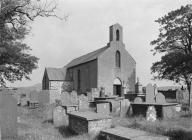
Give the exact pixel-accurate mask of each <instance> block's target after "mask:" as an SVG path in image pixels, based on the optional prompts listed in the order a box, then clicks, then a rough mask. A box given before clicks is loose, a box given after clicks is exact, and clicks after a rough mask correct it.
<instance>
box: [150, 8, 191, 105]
mask: <svg viewBox="0 0 192 140" xmlns="http://www.w3.org/2000/svg"><path fill="white" fill-rule="evenodd" d="M155 22H157V23H158V24H160V28H159V35H158V38H157V39H156V40H153V41H152V42H151V45H154V46H155V47H154V49H153V50H152V51H153V53H154V55H156V54H157V53H160V54H162V57H161V60H160V61H158V62H155V63H153V65H152V67H151V71H152V73H154V74H156V75H155V76H154V78H155V79H168V80H172V81H175V82H177V83H179V82H184V83H185V84H186V85H187V89H188V91H189V105H190V93H191V82H192V79H191V78H192V5H186V6H181V8H179V9H177V10H174V11H171V12H169V13H168V14H167V15H165V16H163V17H161V18H159V19H157V20H156V21H155Z"/></svg>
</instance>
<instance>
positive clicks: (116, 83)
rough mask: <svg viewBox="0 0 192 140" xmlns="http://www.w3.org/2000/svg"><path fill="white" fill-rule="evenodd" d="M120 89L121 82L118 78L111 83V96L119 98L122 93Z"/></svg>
mask: <svg viewBox="0 0 192 140" xmlns="http://www.w3.org/2000/svg"><path fill="white" fill-rule="evenodd" d="M121 88H122V85H121V81H120V80H119V79H118V78H117V79H115V80H114V82H113V95H118V96H121V92H122V91H121Z"/></svg>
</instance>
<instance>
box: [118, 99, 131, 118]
mask: <svg viewBox="0 0 192 140" xmlns="http://www.w3.org/2000/svg"><path fill="white" fill-rule="evenodd" d="M129 107H130V101H129V100H128V99H124V100H122V101H120V117H126V116H127V115H128V110H129Z"/></svg>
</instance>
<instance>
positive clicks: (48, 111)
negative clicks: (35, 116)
mask: <svg viewBox="0 0 192 140" xmlns="http://www.w3.org/2000/svg"><path fill="white" fill-rule="evenodd" d="M54 108H55V104H48V105H46V108H45V116H44V117H45V118H44V120H45V121H53V110H54Z"/></svg>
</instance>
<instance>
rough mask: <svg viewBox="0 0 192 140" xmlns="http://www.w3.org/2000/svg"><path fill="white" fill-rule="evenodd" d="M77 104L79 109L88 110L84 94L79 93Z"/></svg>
mask: <svg viewBox="0 0 192 140" xmlns="http://www.w3.org/2000/svg"><path fill="white" fill-rule="evenodd" d="M78 106H79V111H88V110H89V102H88V98H87V97H86V96H85V95H84V94H81V95H80V96H79V98H78Z"/></svg>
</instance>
